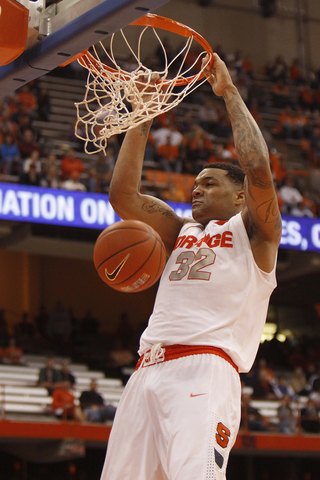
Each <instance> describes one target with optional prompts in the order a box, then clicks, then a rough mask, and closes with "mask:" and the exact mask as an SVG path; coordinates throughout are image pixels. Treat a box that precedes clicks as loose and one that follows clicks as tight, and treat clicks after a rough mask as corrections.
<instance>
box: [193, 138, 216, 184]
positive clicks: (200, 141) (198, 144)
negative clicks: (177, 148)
mask: <svg viewBox="0 0 320 480" xmlns="http://www.w3.org/2000/svg"><path fill="white" fill-rule="evenodd" d="M213 156H214V148H213V145H212V143H211V141H208V140H207V139H206V138H205V136H204V135H203V136H199V137H197V138H195V139H194V140H193V141H192V142H190V145H189V152H188V159H190V161H191V165H192V171H191V172H190V173H192V174H195V175H198V173H199V172H200V171H201V170H202V169H203V168H204V166H205V165H206V164H207V163H209V162H210V161H212V157H213Z"/></svg>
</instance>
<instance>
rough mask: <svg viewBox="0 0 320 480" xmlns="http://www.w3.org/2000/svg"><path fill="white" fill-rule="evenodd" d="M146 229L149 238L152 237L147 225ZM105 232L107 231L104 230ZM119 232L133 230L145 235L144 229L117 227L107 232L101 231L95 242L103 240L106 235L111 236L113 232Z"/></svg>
mask: <svg viewBox="0 0 320 480" xmlns="http://www.w3.org/2000/svg"><path fill="white" fill-rule="evenodd" d="M147 227H148V232H149V237H148V238H150V236H151V235H152V232H151V230H150V229H149V225H147ZM106 230H107V229H106ZM121 230H131V231H132V230H134V231H137V232H144V233H146V229H145V228H138V227H131V226H128V227H126V226H124V227H118V228H113V229H112V230H109V231H103V232H101V233H100V235H99V237H98V238H97V241H98V240H101V239H102V238H104V237H105V236H106V235H111V234H112V233H113V232H119V231H121Z"/></svg>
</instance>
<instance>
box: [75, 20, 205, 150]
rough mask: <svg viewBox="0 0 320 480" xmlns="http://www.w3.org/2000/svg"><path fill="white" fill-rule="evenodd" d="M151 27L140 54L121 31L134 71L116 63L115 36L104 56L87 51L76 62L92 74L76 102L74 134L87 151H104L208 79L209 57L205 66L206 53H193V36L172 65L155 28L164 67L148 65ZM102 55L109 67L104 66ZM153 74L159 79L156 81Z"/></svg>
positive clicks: (95, 51) (94, 48) (95, 50)
mask: <svg viewBox="0 0 320 480" xmlns="http://www.w3.org/2000/svg"><path fill="white" fill-rule="evenodd" d="M149 28H150V27H145V28H144V29H143V31H142V32H141V33H140V35H139V39H138V49H137V53H135V52H134V51H133V49H132V48H131V46H130V44H129V42H128V40H127V37H126V36H125V34H124V32H123V30H120V33H121V35H122V37H123V40H124V41H125V43H126V45H127V47H128V49H129V51H130V54H131V56H132V59H133V60H134V65H133V67H134V68H132V70H130V71H126V70H124V67H123V68H121V66H120V65H119V64H118V63H117V61H116V59H115V56H114V48H113V42H114V36H115V34H113V35H112V37H111V41H110V47H109V49H108V50H109V51H108V50H107V49H106V47H105V46H104V45H103V44H102V43H101V42H100V46H99V49H100V50H101V52H100V55H99V53H98V50H97V48H96V47H92V53H89V52H88V53H87V54H86V55H84V56H83V57H82V58H81V59H79V60H78V61H79V63H80V65H82V66H83V67H85V68H87V69H88V71H89V73H88V79H87V85H86V92H85V96H84V99H83V101H81V102H78V103H76V104H75V105H76V109H77V122H76V126H75V134H76V136H77V137H78V138H80V139H81V140H83V141H84V144H85V147H84V149H85V151H86V153H89V154H92V153H97V152H100V151H105V149H106V147H107V140H108V138H110V137H111V136H113V135H115V134H119V133H123V132H126V131H127V130H129V129H130V128H133V127H136V126H137V125H139V124H141V123H143V122H145V121H146V120H148V119H152V118H154V117H156V116H158V115H159V114H161V113H164V112H167V111H168V110H170V109H171V108H173V107H175V106H176V105H178V104H179V103H180V102H181V101H182V100H183V99H184V98H185V97H186V95H188V94H190V93H191V92H193V90H195V89H196V88H198V87H199V86H200V85H201V84H202V83H203V82H205V81H206V79H205V77H204V76H203V70H204V68H205V67H206V66H207V64H208V63H210V61H211V56H210V55H209V57H208V61H207V62H206V63H205V65H202V58H204V57H205V56H206V55H207V52H206V51H201V52H199V50H197V54H196V55H194V50H191V49H192V45H193V43H194V38H193V36H190V37H187V38H186V40H185V45H184V46H183V47H182V48H180V51H179V53H178V54H177V55H176V56H175V57H174V58H173V59H172V60H170V61H169V60H168V57H167V52H166V48H165V46H164V44H163V42H162V40H161V39H160V37H159V35H158V33H157V32H156V30H155V29H154V28H152V30H153V33H154V35H155V36H156V38H157V40H158V41H159V43H160V46H161V49H162V52H163V58H164V67H163V69H162V70H159V71H155V70H151V69H150V68H149V67H148V66H146V65H144V64H143V62H142V59H141V42H142V39H143V35H144V32H145V31H146V30H147V29H149ZM191 52H192V55H190V53H191ZM102 56H103V57H105V59H106V63H103V62H102V60H101V58H100V57H102ZM190 57H192V61H190ZM107 63H108V64H107ZM119 63H120V62H119ZM145 63H147V62H145ZM195 72H196V73H195ZM155 75H156V76H157V78H158V80H157V81H156V82H155V83H154V76H155ZM189 75H191V76H189ZM142 78H143V80H142ZM132 105H134V107H132Z"/></svg>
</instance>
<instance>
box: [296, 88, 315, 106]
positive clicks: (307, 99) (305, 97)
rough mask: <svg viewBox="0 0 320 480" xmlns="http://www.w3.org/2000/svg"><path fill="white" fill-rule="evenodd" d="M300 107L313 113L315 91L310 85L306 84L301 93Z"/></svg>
mask: <svg viewBox="0 0 320 480" xmlns="http://www.w3.org/2000/svg"><path fill="white" fill-rule="evenodd" d="M299 105H300V107H301V108H304V109H305V110H310V111H312V110H313V109H314V98H313V91H312V89H311V86H310V85H309V83H307V82H304V83H303V84H302V85H301V87H300V91H299Z"/></svg>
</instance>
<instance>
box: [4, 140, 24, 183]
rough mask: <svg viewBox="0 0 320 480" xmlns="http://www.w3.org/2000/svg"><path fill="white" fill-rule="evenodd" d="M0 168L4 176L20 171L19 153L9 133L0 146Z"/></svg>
mask: <svg viewBox="0 0 320 480" xmlns="http://www.w3.org/2000/svg"><path fill="white" fill-rule="evenodd" d="M0 167H1V173H3V174H4V175H12V174H15V172H16V171H17V170H20V169H21V159H20V151H19V148H18V145H17V144H16V143H15V141H14V139H13V136H12V134H11V133H7V134H6V136H5V138H4V142H3V143H2V145H1V146H0Z"/></svg>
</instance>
